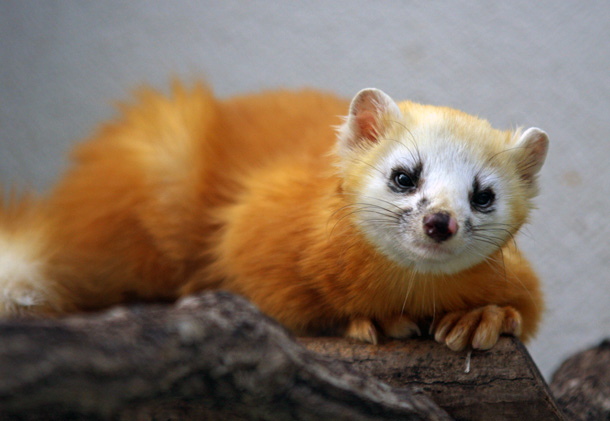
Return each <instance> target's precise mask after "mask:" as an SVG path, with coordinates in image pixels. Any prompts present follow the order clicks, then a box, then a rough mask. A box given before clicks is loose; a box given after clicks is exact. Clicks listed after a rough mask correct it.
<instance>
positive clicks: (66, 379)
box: [0, 292, 450, 420]
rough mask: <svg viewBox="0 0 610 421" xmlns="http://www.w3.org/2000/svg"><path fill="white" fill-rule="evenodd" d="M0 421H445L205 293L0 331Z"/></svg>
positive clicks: (422, 398)
mask: <svg viewBox="0 0 610 421" xmlns="http://www.w3.org/2000/svg"><path fill="white" fill-rule="evenodd" d="M348 347H349V345H348ZM0 419H3V420H4V419H22V420H28V419H36V420H39V419H47V420H51V419H57V420H65V419H112V420H115V419H123V420H128V419H138V420H142V419H163V420H168V419H180V420H183V419H223V420H227V419H257V420H265V419H269V420H282V419H286V420H288V419H289V420H319V419H334V420H383V419H413V420H424V419H426V420H445V419H450V418H449V416H448V415H447V414H446V413H445V412H444V411H443V410H442V409H440V408H439V407H438V406H437V405H436V404H434V403H433V401H432V400H431V399H430V398H429V397H428V396H426V395H425V394H423V393H421V392H420V393H418V392H412V391H409V390H407V389H404V388H392V387H390V386H388V385H387V384H385V383H382V382H381V381H379V380H377V379H375V378H373V377H371V376H370V375H366V374H362V373H359V372H357V371H355V370H354V369H353V368H351V367H350V366H349V365H348V364H346V363H344V362H341V361H338V360H330V359H328V358H324V357H321V356H318V355H316V354H315V353H313V352H310V351H307V350H306V349H304V348H303V347H302V346H300V345H299V344H298V343H296V342H295V341H294V339H293V338H292V337H291V336H290V335H289V334H288V333H287V332H286V330H285V329H284V328H282V327H281V326H280V325H278V324H277V323H276V322H274V321H273V320H270V319H269V318H267V317H265V316H264V315H262V314H261V313H260V312H259V311H258V310H256V309H255V308H254V306H252V305H251V304H249V303H248V302H246V301H245V300H243V299H241V298H238V297H235V296H233V295H230V294H228V293H223V292H217V293H208V294H204V295H200V296H195V297H189V298H187V299H184V300H182V301H180V302H178V303H177V304H176V305H172V306H169V305H147V306H144V305H142V306H132V307H119V308H115V309H112V310H109V311H107V312H104V313H100V314H93V315H92V314H89V315H77V316H71V317H67V318H64V319H58V320H42V319H30V320H3V321H1V322H0Z"/></svg>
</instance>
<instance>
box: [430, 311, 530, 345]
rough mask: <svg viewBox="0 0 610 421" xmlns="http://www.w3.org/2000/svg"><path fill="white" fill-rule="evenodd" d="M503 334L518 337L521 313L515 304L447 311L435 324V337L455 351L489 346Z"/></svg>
mask: <svg viewBox="0 0 610 421" xmlns="http://www.w3.org/2000/svg"><path fill="white" fill-rule="evenodd" d="M502 333H507V334H511V335H515V336H519V335H520V334H521V315H520V314H519V312H518V311H517V310H515V309H514V308H512V307H498V306H496V305H488V306H485V307H480V308H477V309H474V310H470V311H454V312H452V313H448V314H446V315H445V316H444V317H443V318H442V319H441V320H440V322H439V323H438V325H437V326H436V329H435V333H434V339H435V340H436V341H437V342H440V343H445V344H447V346H448V347H449V348H451V349H452V350H454V351H460V350H462V349H464V348H466V347H467V346H468V345H472V348H474V349H490V348H491V347H493V346H494V345H495V344H496V342H497V341H498V337H499V336H500V334H502Z"/></svg>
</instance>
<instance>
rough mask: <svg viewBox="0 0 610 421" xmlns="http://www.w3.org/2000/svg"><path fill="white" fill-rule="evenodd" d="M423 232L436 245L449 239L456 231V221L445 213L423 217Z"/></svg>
mask: <svg viewBox="0 0 610 421" xmlns="http://www.w3.org/2000/svg"><path fill="white" fill-rule="evenodd" d="M423 223H424V232H425V233H426V235H427V236H428V237H430V238H432V239H433V240H434V241H436V242H437V243H441V242H443V241H446V240H448V239H449V238H451V237H452V236H453V235H454V234H455V233H456V232H457V230H458V223H457V220H456V219H455V218H454V217H452V216H451V215H450V214H449V213H447V212H436V213H432V214H429V215H426V216H424V221H423Z"/></svg>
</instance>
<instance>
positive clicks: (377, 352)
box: [300, 337, 563, 420]
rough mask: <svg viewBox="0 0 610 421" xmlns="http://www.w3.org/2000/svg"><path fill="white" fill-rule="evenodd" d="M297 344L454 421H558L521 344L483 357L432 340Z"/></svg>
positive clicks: (507, 343)
mask: <svg viewBox="0 0 610 421" xmlns="http://www.w3.org/2000/svg"><path fill="white" fill-rule="evenodd" d="M300 342H301V343H302V344H303V345H304V346H305V347H307V348H308V349H310V350H312V351H316V352H318V353H320V354H323V355H325V356H327V358H329V359H334V360H337V359H338V360H342V361H346V362H349V363H350V364H351V365H352V367H353V368H354V369H356V370H358V371H360V372H361V373H364V374H369V375H373V376H374V377H375V378H378V379H380V380H382V381H384V382H386V383H388V384H389V385H390V386H393V387H405V386H408V387H411V388H418V389H421V390H423V391H424V392H425V393H426V394H427V395H428V396H430V397H431V398H432V399H433V400H434V401H435V402H436V403H437V404H438V405H439V406H440V407H441V408H443V409H444V410H446V411H447V412H448V413H449V415H451V416H452V417H454V418H455V419H467V420H491V419H493V420H561V419H563V415H562V413H561V411H560V410H559V409H558V408H557V406H556V404H555V401H554V399H553V397H552V395H551V393H550V390H549V388H548V386H547V384H546V383H545V381H544V379H543V378H542V376H541V374H540V372H539V371H538V368H537V367H536V365H535V364H534V362H533V361H532V359H531V357H530V355H529V353H528V352H527V350H526V349H525V347H524V346H523V345H522V344H521V342H520V341H519V340H518V339H516V338H514V337H502V338H500V341H499V342H498V343H497V344H496V346H495V347H494V348H492V349H491V350H489V351H463V352H459V353H458V352H454V351H451V350H450V349H449V348H447V347H445V346H442V345H439V344H437V343H436V342H434V341H433V340H432V339H412V340H408V341H390V342H386V343H384V344H381V345H377V346H374V345H368V344H362V343H355V342H352V343H350V344H349V345H348V346H346V345H345V341H344V340H338V339H334V338H315V339H309V338H302V339H300Z"/></svg>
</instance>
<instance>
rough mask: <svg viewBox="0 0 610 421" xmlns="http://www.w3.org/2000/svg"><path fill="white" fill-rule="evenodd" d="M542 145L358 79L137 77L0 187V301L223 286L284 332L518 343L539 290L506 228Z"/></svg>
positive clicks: (37, 307) (154, 294)
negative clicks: (246, 89)
mask: <svg viewBox="0 0 610 421" xmlns="http://www.w3.org/2000/svg"><path fill="white" fill-rule="evenodd" d="M346 114H347V117H340V116H344V115H346ZM547 149H548V137H547V135H546V134H545V133H544V132H543V131H542V130H540V129H537V128H530V129H528V130H525V131H521V130H516V131H500V130H496V129H494V128H492V127H491V125H490V124H489V123H488V122H487V121H485V120H482V119H479V118H476V117H473V116H470V115H468V114H465V113H463V112H460V111H458V110H455V109H450V108H446V107H437V106H430V105H420V104H417V103H413V102H408V101H406V102H400V103H396V102H395V101H394V100H393V99H392V98H390V97H389V96H388V95H387V94H385V93H384V92H382V91H380V90H378V89H373V88H370V89H364V90H362V91H360V92H359V93H358V94H357V95H356V96H355V97H354V98H353V100H352V101H351V103H349V102H347V101H345V100H343V99H341V98H337V97H336V96H334V95H332V94H328V93H322V92H317V91H314V90H303V91H299V92H291V91H285V90H282V91H275V92H266V93H260V94H254V95H249V96H240V97H235V98H231V99H228V100H217V99H215V97H214V95H213V93H212V92H211V90H210V89H209V88H208V87H207V85H205V84H199V85H197V86H194V87H185V85H183V84H179V83H176V84H174V86H173V87H172V89H171V92H170V93H169V94H168V95H163V94H160V93H158V92H155V91H154V90H152V89H150V88H147V89H141V90H140V91H138V92H137V93H136V95H135V98H134V99H133V100H132V101H131V103H130V104H127V105H121V112H120V115H119V116H118V117H117V118H115V120H114V121H111V122H108V123H106V124H104V125H102V126H101V127H100V128H99V129H98V130H97V131H96V132H95V133H94V134H93V136H92V137H91V138H90V139H88V140H86V141H85V142H84V143H82V144H80V145H79V146H78V147H77V148H76V149H75V151H74V154H73V164H72V165H71V167H70V168H69V169H68V171H67V172H66V174H65V175H64V176H63V178H62V179H61V181H60V182H59V183H58V185H57V186H56V187H54V188H53V189H52V191H51V192H50V193H49V194H48V195H47V196H45V197H42V198H38V199H36V198H28V199H23V198H21V199H19V198H16V197H15V195H10V194H8V192H6V191H5V193H4V194H3V195H0V197H2V196H4V197H5V199H4V203H3V205H2V210H1V212H0V314H2V315H4V316H15V315H21V314H43V315H58V314H65V313H70V312H77V311H89V310H97V309H101V308H104V307H108V306H112V305H114V304H117V303H124V302H129V301H133V300H139V301H166V300H175V299H177V298H179V297H182V296H185V295H188V294H193V293H195V292H198V291H203V290H211V289H222V290H227V291H231V292H233V293H237V294H241V295H243V296H245V297H247V298H248V299H249V300H251V301H252V302H253V303H255V304H256V305H257V306H258V307H259V308H260V309H261V310H262V311H263V312H264V313H266V314H267V315H269V316H271V317H273V318H275V319H276V320H277V321H279V322H280V323H281V324H283V325H284V326H286V327H287V328H288V329H290V330H291V331H293V332H294V333H295V334H297V335H303V334H319V333H322V332H325V333H328V332H331V333H333V334H339V335H344V336H346V337H348V338H353V339H356V340H359V341H365V342H369V343H373V344H376V343H377V342H378V341H380V340H381V339H383V338H407V337H410V336H412V335H416V334H421V328H422V326H424V325H426V326H430V328H431V333H433V335H434V338H435V339H436V340H437V341H438V342H441V343H445V344H446V345H447V346H448V347H449V348H451V349H453V350H461V349H464V348H466V347H472V348H474V349H489V348H491V347H492V346H493V345H494V344H495V343H496V341H497V340H498V337H499V335H501V334H511V335H515V336H519V337H520V338H521V339H522V340H524V341H525V340H527V339H529V338H530V337H531V336H532V335H533V334H534V332H535V331H536V328H537V326H538V324H539V320H540V315H541V312H542V309H543V299H542V295H541V291H540V282H539V280H538V278H537V276H536V274H535V273H534V271H533V270H532V268H531V267H530V264H529V263H528V262H527V261H526V260H525V259H524V258H523V257H522V256H521V254H520V253H519V251H518V250H517V249H516V246H515V245H514V244H513V243H514V236H515V234H516V233H517V232H518V230H519V228H520V227H521V226H522V225H523V224H524V222H526V220H527V219H528V215H529V214H530V210H531V209H532V207H533V204H532V199H533V198H534V196H535V195H536V193H537V182H536V179H537V174H538V172H539V170H540V169H541V167H542V165H543V162H544V160H545V156H546V153H547Z"/></svg>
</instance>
